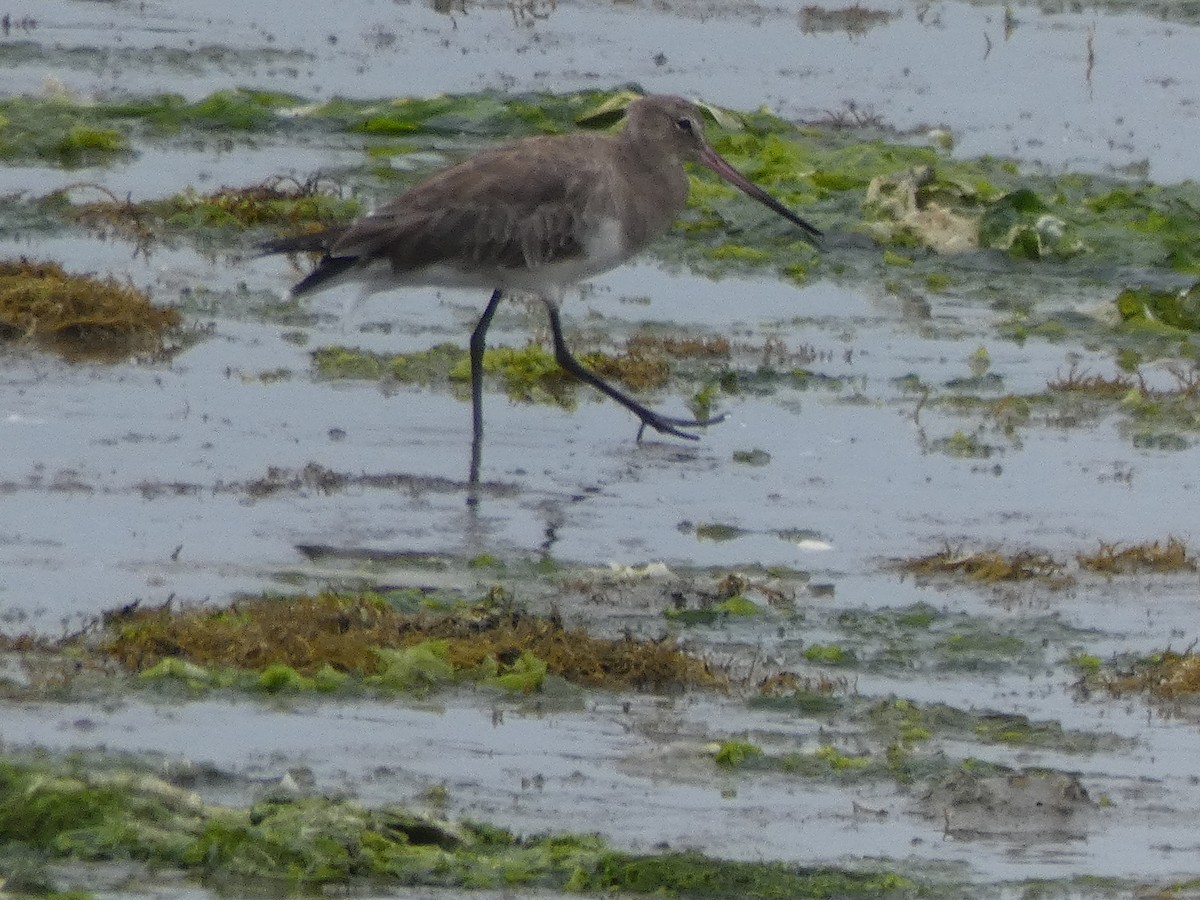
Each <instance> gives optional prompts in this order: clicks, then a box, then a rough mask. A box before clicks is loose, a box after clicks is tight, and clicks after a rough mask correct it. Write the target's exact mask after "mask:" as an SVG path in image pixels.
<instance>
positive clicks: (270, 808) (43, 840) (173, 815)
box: [0, 760, 918, 897]
mask: <svg viewBox="0 0 1200 900" xmlns="http://www.w3.org/2000/svg"><path fill="white" fill-rule="evenodd" d="M0 845H2V846H3V850H0V864H3V866H4V868H5V870H6V872H7V875H8V881H7V883H6V884H5V887H6V888H7V890H12V891H21V892H26V891H28V892H30V893H33V894H38V895H51V896H62V895H55V894H53V893H52V892H53V891H54V890H55V888H56V884H57V883H60V882H61V881H63V880H64V876H63V875H62V874H54V873H52V872H51V870H50V869H49V865H50V864H51V863H54V862H57V861H61V860H65V859H74V860H83V861H92V862H104V861H125V862H129V861H132V862H135V863H140V864H144V865H146V866H149V867H152V868H153V869H155V870H162V869H175V870H179V871H182V872H185V873H187V874H189V875H191V876H192V877H194V878H197V879H199V880H200V881H201V882H203V883H205V884H208V885H212V886H213V887H219V886H220V885H226V886H228V885H229V884H230V883H231V882H232V883H252V884H254V885H256V890H255V892H256V893H259V892H265V893H270V894H271V895H274V894H275V892H277V891H286V892H288V893H292V892H295V891H312V890H320V889H322V888H324V889H325V890H327V891H328V890H339V889H340V890H347V889H351V890H352V889H354V888H356V887H366V886H367V885H372V886H375V888H376V889H378V888H380V887H382V888H385V889H386V888H387V887H389V886H395V887H399V886H425V887H440V888H453V889H457V890H459V891H467V890H472V889H475V890H478V889H483V888H504V889H507V890H512V889H514V888H515V889H521V888H526V889H536V888H553V889H557V890H559V891H566V892H570V893H586V894H590V893H594V892H596V891H605V892H608V891H618V892H621V893H630V894H641V893H652V894H656V895H661V894H668V895H672V896H683V897H707V896H732V895H733V894H734V893H736V894H737V895H738V896H744V897H784V896H787V897H828V896H831V892H832V894H836V895H837V896H854V897H885V896H886V897H905V896H916V895H917V892H918V883H917V882H916V881H914V880H912V879H910V878H906V877H903V876H901V875H898V874H893V873H890V872H886V871H861V872H855V871H848V870H842V869H836V868H815V867H814V868H804V867H799V866H787V865H782V864H778V863H743V862H729V861H723V860H719V859H713V858H710V857H705V856H702V855H700V854H697V853H662V854H658V855H639V854H632V853H624V852H621V851H618V850H615V849H612V848H611V847H609V846H608V845H607V844H606V843H605V842H604V841H603V840H601V839H600V838H598V837H594V836H588V835H556V834H544V835H540V836H537V837H530V838H518V837H516V836H514V835H513V834H511V833H510V832H507V831H505V830H503V829H500V828H496V827H493V826H489V825H486V824H482V823H474V822H468V821H462V822H451V821H447V820H445V819H441V818H438V817H435V816H431V815H428V814H426V813H423V812H419V811H414V810H410V809H408V808H405V807H402V806H385V807H382V808H379V809H368V808H366V807H363V806H361V805H359V804H357V803H355V802H354V801H352V800H345V799H334V798H325V797H319V796H303V795H297V794H292V795H286V794H281V795H279V796H276V797H274V798H272V799H269V800H264V801H262V802H258V803H255V804H254V805H252V806H250V807H248V808H238V807H228V806H220V805H215V804H211V803H205V802H203V801H202V800H201V799H200V797H199V796H198V795H197V794H195V793H192V792H191V791H188V790H185V789H182V788H180V787H176V786H175V785H172V784H170V783H168V782H166V781H163V780H162V779H160V778H158V777H155V776H154V775H150V774H148V773H145V772H139V771H129V770H121V769H118V770H115V771H107V772H98V773H94V774H89V773H87V772H85V771H81V770H80V769H79V768H78V767H74V766H65V765H61V764H60V765H57V766H56V765H54V764H47V763H46V762H41V763H38V764H36V765H35V764H30V763H28V762H24V761H9V760H0ZM68 877H69V876H68Z"/></svg>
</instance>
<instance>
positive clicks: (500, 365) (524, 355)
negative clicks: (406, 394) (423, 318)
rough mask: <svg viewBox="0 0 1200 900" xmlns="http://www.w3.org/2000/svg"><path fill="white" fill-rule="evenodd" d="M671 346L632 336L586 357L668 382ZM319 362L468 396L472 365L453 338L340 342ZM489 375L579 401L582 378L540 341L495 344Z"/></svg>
mask: <svg viewBox="0 0 1200 900" xmlns="http://www.w3.org/2000/svg"><path fill="white" fill-rule="evenodd" d="M669 354H670V351H669V350H664V349H662V348H659V347H655V346H650V345H648V344H646V342H644V341H642V342H639V341H638V340H637V339H636V338H631V339H630V341H629V344H628V346H627V350H626V352H625V353H619V354H610V353H605V352H603V351H590V352H586V353H581V354H579V358H580V361H581V362H582V363H583V364H584V365H586V366H588V367H589V368H590V369H592V370H593V371H594V372H595V373H596V374H597V375H599V376H601V377H603V378H607V379H616V380H618V381H620V382H622V383H623V384H625V385H626V386H628V387H630V388H632V389H634V390H650V389H654V388H660V387H663V386H664V385H665V384H666V383H667V381H668V379H669V376H670V372H671V369H670V366H669V364H668V363H667V361H666V356H668V355H669ZM312 359H313V366H314V369H315V370H316V372H317V374H318V375H320V376H321V377H324V378H333V379H339V378H353V379H366V380H380V379H384V380H390V381H397V382H401V383H404V384H421V385H430V386H435V385H446V384H449V385H451V386H453V387H455V389H456V390H460V391H461V393H462V395H463V396H466V387H467V386H468V385H469V383H470V378H471V366H470V357H469V354H468V352H467V350H465V349H463V348H461V347H459V346H457V345H455V344H450V343H442V344H437V345H435V346H433V347H431V348H429V349H428V350H417V351H413V352H410V353H392V354H386V353H375V352H372V351H365V350H360V349H357V348H351V347H344V346H334V347H322V348H320V349H318V350H315V351H313V354H312ZM483 372H484V375H485V376H492V377H495V378H498V379H499V382H500V385H501V387H502V388H503V390H504V392H505V394H507V395H508V397H509V398H510V399H512V400H515V401H517V402H521V403H549V404H554V405H558V406H562V407H564V408H567V409H571V408H573V407H574V405H575V402H576V389H577V388H578V387H579V382H578V381H576V379H575V378H574V377H573V376H572V375H570V374H569V373H568V372H566V371H565V370H564V369H562V368H561V367H560V366H559V365H558V362H557V360H555V358H554V354H552V353H550V352H549V351H547V350H546V349H545V348H543V347H542V346H541V345H540V344H537V343H532V342H531V343H529V344H526V345H525V346H524V347H520V348H517V347H489V348H487V349H486V350H484V354H483Z"/></svg>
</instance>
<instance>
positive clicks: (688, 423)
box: [546, 303, 725, 441]
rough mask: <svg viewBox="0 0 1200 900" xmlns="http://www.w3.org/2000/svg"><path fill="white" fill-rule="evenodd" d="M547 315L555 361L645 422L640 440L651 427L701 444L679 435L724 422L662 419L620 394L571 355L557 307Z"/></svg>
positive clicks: (690, 436)
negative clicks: (564, 337)
mask: <svg viewBox="0 0 1200 900" xmlns="http://www.w3.org/2000/svg"><path fill="white" fill-rule="evenodd" d="M546 311H547V312H548V313H549V314H550V333H551V335H553V337H554V358H555V360H556V361H557V362H558V364H559V365H560V366H562V367H563V369H565V370H566V371H568V372H570V373H571V374H572V375H574V376H575V377H576V378H578V379H579V380H580V381H583V382H586V383H587V384H590V385H591V386H592V387H594V388H595V389H596V390H598V391H600V392H601V393H604V394H607V395H608V396H610V397H612V398H613V399H614V400H616V401H617V402H618V403H620V404H621V405H622V406H624V407H625V408H626V409H627V410H629V411H630V412H631V413H633V414H634V415H635V416H637V417H638V418H639V419H641V420H642V427H641V428H639V429H638V440H641V438H642V432H643V431H644V430H645V429H646V426H647V425H649V426H650V427H651V428H653V429H654V430H655V431H661V432H663V433H664V434H673V435H675V437H681V438H687V439H688V440H689V441H695V440H699V438H697V437H696V435H694V434H688V433H687V432H686V431H680V430H679V429H681V428H700V427H702V426H704V425H715V424H716V423H717V422H720V421H722V420H723V419H724V418H725V416H724V415H720V416H713V417H712V418H710V419H676V418H672V417H671V416H663V415H659V414H658V413H656V412H655V411H654V410H652V409H648V408H647V407H645V406H642V404H640V403H638V402H637V401H636V400H634V399H633V398H632V397H630V396H628V395H627V394H624V393H622V392H621V391H619V390H617V389H616V388H615V387H613V386H612V385H611V384H609V383H608V382H607V381H605V380H604V379H602V378H601V377H600V376H599V375H597V374H596V373H595V372H590V371H588V370H587V369H585V368H584V367H583V364H582V363H581V362H580V361H579V360H577V359H576V358H575V357H574V356H572V355H571V351H570V350H569V349H567V343H566V341H565V340H564V339H563V333H562V322H561V321H560V320H559V317H558V307H557V306H555V305H554V304H552V303H547V304H546Z"/></svg>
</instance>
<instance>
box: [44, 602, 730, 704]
mask: <svg viewBox="0 0 1200 900" xmlns="http://www.w3.org/2000/svg"><path fill="white" fill-rule="evenodd" d="M105 626H106V630H105V634H104V635H103V637H102V639H101V641H100V644H99V648H98V650H99V652H100V653H101V654H102V655H105V656H108V657H110V658H112V659H114V660H116V661H118V662H119V663H120V664H121V665H123V666H124V667H126V668H127V669H129V670H131V671H134V672H137V673H139V681H140V682H142V683H180V684H182V685H185V686H186V687H187V688H188V689H189V690H191V691H193V692H196V691H204V690H207V689H211V688H242V689H249V690H256V691H262V692H266V693H280V692H289V693H295V692H310V693H311V692H314V691H320V692H330V691H346V690H353V689H355V688H358V689H367V690H373V691H377V692H383V693H389V692H401V693H411V694H417V695H423V694H428V693H430V692H432V691H434V690H437V689H440V688H443V687H446V686H449V685H451V684H457V683H465V684H480V685H486V686H492V687H497V688H500V689H502V690H506V691H513V692H518V693H531V692H534V691H537V690H539V689H540V688H541V686H542V684H543V683H544V682H545V680H546V678H547V677H548V676H550V675H553V676H556V677H558V678H561V679H564V680H566V681H568V682H572V683H575V684H580V685H586V686H591V687H602V686H607V687H625V688H634V689H646V690H670V689H678V688H680V687H685V686H697V687H719V686H721V685H722V684H723V683H724V681H725V678H724V676H723V675H722V674H721V673H720V672H719V671H717V670H714V669H712V668H710V667H709V666H708V664H707V663H705V662H704V661H703V660H701V659H699V658H696V657H694V656H691V655H689V654H687V653H685V652H684V651H682V650H680V649H677V648H675V647H673V646H670V645H668V644H666V643H662V642H658V641H653V640H635V639H633V638H632V637H627V638H623V639H602V638H594V637H591V636H589V635H588V634H587V632H585V631H584V630H583V629H579V628H575V629H571V628H567V627H566V626H565V625H563V623H562V622H561V621H560V620H559V619H557V617H553V616H552V617H540V616H535V615H532V614H530V613H525V612H522V611H521V610H519V609H517V608H515V607H512V606H511V604H510V603H509V602H508V600H507V599H505V598H504V597H503V596H502V595H501V594H500V593H497V594H493V595H489V596H487V597H485V598H483V599H482V600H480V601H479V602H478V603H476V604H473V605H471V604H466V603H461V604H459V605H458V606H456V607H453V608H452V609H451V610H450V611H446V612H443V611H437V610H433V609H430V608H428V607H427V606H426V607H425V608H423V609H421V610H419V611H416V612H404V611H401V610H400V609H398V608H397V607H396V606H395V605H393V603H392V602H390V601H389V599H388V598H387V597H385V596H384V595H380V594H375V593H365V594H357V595H349V594H347V595H343V594H335V593H332V592H326V593H324V594H320V595H316V596H309V595H302V596H298V597H292V598H280V597H271V596H264V597H260V598H248V599H244V600H242V601H239V602H238V603H235V604H234V605H233V606H231V607H228V608H220V609H205V608H195V609H181V610H172V609H170V608H168V607H158V608H154V609H141V608H137V607H136V606H135V607H134V608H129V609H126V610H120V611H115V612H113V613H110V614H109V615H108V616H107V617H106V620H105ZM60 649H74V647H73V645H71V644H70V643H68V644H66V645H64V646H63V647H62V648H60Z"/></svg>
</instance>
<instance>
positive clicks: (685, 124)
mask: <svg viewBox="0 0 1200 900" xmlns="http://www.w3.org/2000/svg"><path fill="white" fill-rule="evenodd" d="M675 127H676V128H678V129H679V130H680V131H689V132H690V131H691V130H692V128H694V127H695V126H694V125H693V124H692V120H691V119H689V118H687V117H686V116H685V117H684V118H682V119H676V120H675Z"/></svg>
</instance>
